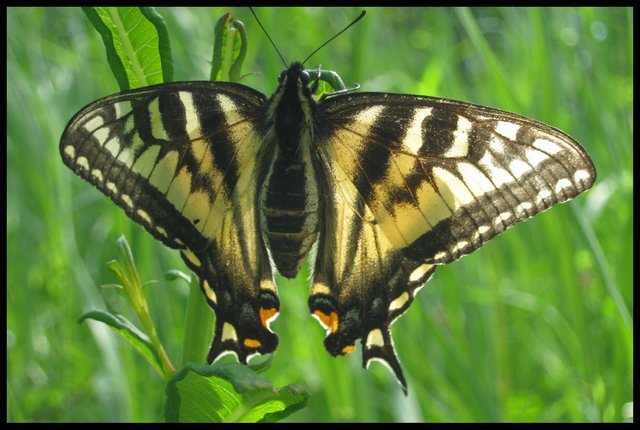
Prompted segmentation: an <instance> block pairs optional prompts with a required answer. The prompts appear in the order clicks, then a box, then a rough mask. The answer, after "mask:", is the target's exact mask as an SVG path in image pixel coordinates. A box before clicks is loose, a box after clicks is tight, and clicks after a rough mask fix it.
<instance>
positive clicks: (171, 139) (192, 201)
mask: <svg viewBox="0 0 640 430" xmlns="http://www.w3.org/2000/svg"><path fill="white" fill-rule="evenodd" d="M264 102H265V97H264V96H263V95H262V94H261V93H259V92H257V91H254V90H252V89H250V88H247V87H244V86H241V85H236V84H229V83H213V82H184V83H170V84H163V85H157V86H151V87H146V88H142V89H138V90H133V91H127V92H124V93H121V94H117V95H114V96H110V97H106V98H104V99H101V100H99V101H97V102H95V103H92V104H90V105H89V106H87V107H86V108H84V109H83V110H81V111H80V112H79V113H78V114H76V115H75V116H74V118H73V119H72V120H71V121H70V122H69V124H68V125H67V128H66V129H65V131H64V134H63V136H62V139H61V144H60V151H61V155H62V158H63V160H64V162H65V164H66V165H67V166H69V167H70V168H71V169H72V170H73V171H74V172H75V173H76V174H78V175H79V176H81V177H83V178H84V179H86V180H87V181H89V182H90V183H91V184H93V185H94V186H95V187H96V188H98V189H99V190H100V191H102V192H103V193H105V194H106V195H107V196H109V197H110V198H111V199H112V200H113V201H114V202H115V203H116V204H117V205H118V206H120V207H121V208H122V209H124V210H125V212H126V213H127V215H128V216H129V217H131V218H132V219H133V220H134V221H136V222H137V223H139V224H141V225H142V226H143V227H144V228H145V229H146V230H147V231H149V233H151V234H152V235H153V236H154V237H155V238H156V239H158V240H160V241H161V242H163V243H164V244H166V245H167V246H169V247H171V248H174V249H179V250H180V252H181V254H182V256H183V259H184V260H185V262H186V263H187V264H188V266H189V267H190V268H191V269H192V270H194V272H195V273H197V274H198V276H199V278H200V284H201V287H202V289H203V291H204V293H205V295H206V297H207V301H208V303H209V304H210V306H212V307H213V309H214V310H215V311H216V316H217V318H216V329H215V337H214V340H213V344H212V347H211V350H210V352H209V361H213V360H214V359H215V358H217V357H218V356H220V355H223V354H225V353H234V354H236V355H237V356H238V358H239V360H240V361H242V362H245V361H246V359H247V356H248V355H250V354H252V353H254V352H260V353H266V352H271V351H273V350H274V349H275V348H276V346H277V343H278V340H277V336H276V335H275V334H273V333H272V332H271V331H270V330H269V327H268V323H269V321H270V320H271V319H272V318H273V317H274V316H275V315H276V314H277V312H278V309H279V302H278V297H277V292H276V288H275V285H274V284H273V281H272V276H271V269H270V265H269V263H268V257H267V253H266V250H265V249H264V246H263V244H262V240H261V236H260V228H259V220H258V213H257V205H256V200H255V199H256V196H257V186H258V185H257V181H256V177H255V176H256V175H258V174H259V171H260V169H259V165H258V161H257V160H259V159H260V158H259V157H260V155H261V151H264V149H265V148H264V147H263V145H262V144H261V142H262V140H261V139H260V138H259V136H258V131H257V128H256V127H257V126H256V123H255V121H254V120H255V118H256V117H257V116H259V112H260V109H261V108H262V106H263V105H264Z"/></svg>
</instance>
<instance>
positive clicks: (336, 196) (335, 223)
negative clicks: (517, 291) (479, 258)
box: [60, 63, 596, 393]
mask: <svg viewBox="0 0 640 430" xmlns="http://www.w3.org/2000/svg"><path fill="white" fill-rule="evenodd" d="M319 74H320V72H318V73H315V74H314V73H311V74H310V73H309V71H308V70H305V68H304V66H303V64H301V63H293V64H291V65H290V66H289V67H288V68H287V69H286V70H285V71H284V72H283V73H282V74H281V75H280V77H279V79H278V85H277V88H276V90H275V92H274V93H273V95H272V96H271V97H267V96H266V95H264V94H262V93H260V92H258V91H256V90H254V89H252V88H250V87H247V86H244V85H241V84H237V83H229V82H198V81H191V82H174V83H166V84H160V85H154V86H149V87H145V88H139V89H135V90H131V91H125V92H122V93H119V94H115V95H112V96H109V97H105V98H103V99H100V100H98V101H95V102H93V103H91V104H89V105H88V106H86V107H85V108H83V109H82V110H80V111H79V112H78V113H77V114H76V115H75V116H74V117H73V118H72V119H71V120H70V122H69V123H68V125H67V127H66V129H65V131H64V133H63V135H62V138H61V142H60V153H61V156H62V159H63V161H64V163H65V164H66V165H67V166H68V167H69V168H70V169H71V170H73V171H74V172H75V173H76V174H78V175H79V176H80V177H82V178H84V179H85V180H87V181H88V182H90V183H91V184H93V185H94V186H95V187H96V188H98V189H99V190H100V191H102V192H103V193H104V194H106V195H107V196H109V197H110V198H111V199H112V200H113V201H114V202H115V203H116V204H117V205H118V206H120V207H121V208H122V209H124V211H125V212H126V213H127V215H128V216H129V217H130V218H131V219H133V220H134V221H135V222H137V223H139V224H140V225H142V226H143V227H144V228H145V229H146V230H147V231H148V232H149V233H151V234H152V235H153V236H154V237H155V238H156V239H157V240H159V241H160V242H162V243H164V244H165V245H167V246H168V247H170V248H173V249H177V250H179V251H180V253H181V255H182V257H183V259H184V261H185V263H186V264H187V266H188V267H189V268H190V269H191V270H193V271H194V272H195V273H196V274H197V275H198V277H199V280H200V285H201V288H202V291H203V292H204V295H205V296H206V299H207V302H208V304H209V305H210V306H211V308H212V309H213V310H214V311H215V313H216V325H215V333H214V338H213V341H212V344H211V347H210V350H209V354H208V357H207V358H208V361H209V362H213V361H214V360H216V359H218V358H219V357H221V356H223V355H225V354H234V355H235V356H236V357H237V359H238V360H239V361H240V362H243V363H246V362H247V360H248V359H249V358H250V357H251V356H252V355H254V354H266V353H271V352H273V351H274V350H275V349H276V347H277V346H278V342H279V341H278V337H277V335H276V334H275V333H273V331H272V330H271V329H270V327H269V324H270V322H271V321H272V320H273V319H274V318H275V317H276V316H277V315H278V312H279V310H280V302H279V299H278V294H277V288H276V284H275V281H274V274H275V273H276V272H278V273H279V274H281V275H282V276H284V277H287V278H293V277H295V276H296V275H297V274H298V272H299V271H300V268H301V266H302V264H303V263H304V262H305V260H306V259H310V260H311V261H312V267H313V279H312V281H311V289H310V297H309V302H308V305H309V310H310V312H311V314H312V315H313V316H314V317H315V318H316V319H317V320H318V321H319V322H320V323H321V324H322V325H323V326H324V327H325V329H326V331H327V336H326V338H325V340H324V345H325V347H326V349H327V350H328V352H329V353H330V354H331V355H334V356H336V355H343V354H346V353H349V352H352V351H354V350H355V344H356V341H358V340H360V342H361V345H362V355H363V365H364V366H365V367H368V366H369V364H370V363H371V362H372V361H374V360H379V361H381V362H382V363H383V364H385V365H387V366H388V367H389V368H390V369H391V370H392V372H393V373H394V375H395V377H396V379H397V380H398V382H399V383H400V385H401V386H402V388H403V390H405V393H406V387H407V383H406V379H405V377H404V374H403V371H402V368H401V365H400V361H399V359H398V357H397V354H396V351H395V348H394V346H393V340H392V337H391V332H390V326H391V324H392V323H393V322H394V321H395V320H396V319H397V318H398V317H399V316H400V315H402V314H403V313H404V312H405V311H406V310H407V309H408V308H409V306H410V305H411V303H412V301H413V300H414V298H415V296H416V293H417V292H418V290H419V289H420V288H421V287H422V286H423V285H424V284H425V282H427V281H428V280H429V278H431V276H432V275H433V274H434V271H435V269H436V267H437V266H439V265H443V264H448V263H451V262H453V261H456V260H457V259H459V258H460V257H462V256H463V255H466V254H468V253H470V252H472V251H474V250H476V249H478V248H479V247H480V246H482V244H484V243H486V242H487V241H488V240H490V239H491V238H493V237H494V236H496V235H497V234H499V233H501V232H503V231H505V230H506V229H507V228H508V227H510V226H512V225H514V224H516V223H519V222H521V221H524V220H526V219H528V218H530V217H531V216H533V215H535V214H537V213H539V212H541V211H543V210H545V209H548V208H549V207H551V206H553V205H555V204H558V203H560V202H564V201H567V200H569V199H571V198H573V197H575V196H576V195H578V194H580V193H582V192H584V191H585V190H587V189H589V188H590V187H591V186H592V184H593V183H594V181H595V178H596V171H595V168H594V165H593V163H592V161H591V159H590V157H589V155H588V154H587V152H586V151H585V150H584V149H583V148H582V147H581V146H580V145H579V144H578V143H577V142H576V141H575V140H573V139H572V138H571V137H570V136H568V135H567V134H565V133H564V132H562V131H560V130H558V129H556V128H553V127H550V126H548V125H545V124H543V123H541V122H539V121H536V120H533V119H529V118H526V117H523V116H520V115H516V114H512V113H507V112H504V111H501V110H497V109H492V108H488V107H483V106H479V105H474V104H470V103H465V102H460V101H454V100H448V99H442V98H434V97H427V96H418V95H406V94H394V93H375V92H354V91H336V92H335V93H328V94H325V95H324V96H323V97H322V98H320V99H319V100H316V99H315V98H314V94H313V92H314V89H315V88H316V87H317V82H318V79H319V76H318V75H319Z"/></svg>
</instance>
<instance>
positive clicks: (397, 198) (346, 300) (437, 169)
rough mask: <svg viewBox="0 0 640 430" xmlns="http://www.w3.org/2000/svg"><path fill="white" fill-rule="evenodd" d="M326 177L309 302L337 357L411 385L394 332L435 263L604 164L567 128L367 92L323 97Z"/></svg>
mask: <svg viewBox="0 0 640 430" xmlns="http://www.w3.org/2000/svg"><path fill="white" fill-rule="evenodd" d="M318 115H319V116H322V118H324V119H325V121H326V125H327V128H326V130H323V132H322V133H319V136H320V138H319V139H318V140H317V141H316V142H315V147H316V151H317V154H318V157H319V159H320V160H321V161H322V163H321V164H322V169H321V171H322V172H323V174H324V178H323V179H324V180H323V181H322V183H323V184H325V190H324V191H325V193H326V194H327V196H325V207H324V220H325V224H324V225H323V226H322V227H321V228H322V230H321V233H320V241H319V246H318V258H317V261H316V268H315V273H316V275H315V279H314V285H313V288H312V292H311V298H310V301H309V304H310V308H311V312H312V313H313V314H314V315H315V316H316V317H317V318H318V319H319V320H320V321H321V322H322V323H323V325H324V326H325V327H327V330H328V336H327V338H326V339H325V346H326V347H327V349H328V350H329V352H331V353H332V354H333V355H337V354H343V353H346V352H350V351H352V350H353V345H354V342H355V341H356V340H357V339H360V340H361V343H362V347H363V361H364V364H365V365H368V364H369V362H370V361H371V360H373V359H378V360H380V361H382V362H384V363H385V364H387V365H388V366H389V367H390V368H391V369H392V370H393V371H394V373H395V375H396V377H397V379H398V381H399V382H400V383H401V385H402V386H403V387H406V383H405V380H404V376H403V374H402V370H401V368H400V365H399V362H398V359H397V357H396V354H395V351H394V348H393V342H392V339H391V336H390V332H389V326H390V325H391V323H392V322H393V321H394V320H395V319H396V318H397V317H398V316H399V315H400V314H401V313H402V312H404V311H405V310H406V309H407V308H408V307H409V305H410V303H411V301H412V300H413V298H414V296H415V294H416V292H417V289H418V288H420V287H421V286H422V285H423V284H424V282H426V280H427V279H428V278H429V277H430V276H431V275H432V274H433V272H434V271H435V267H436V266H435V265H438V264H444V263H449V262H452V261H454V260H456V259H458V258H460V257H461V256H463V255H465V254H467V253H469V252H471V251H473V250H475V249H477V248H478V247H480V246H481V245H482V244H483V243H485V242H486V241H488V240H489V239H491V238H492V237H494V236H495V235H497V234H499V233H501V232H502V231H504V230H505V229H506V228H508V227H509V226H511V225H513V224H515V223H517V222H520V221H523V220H525V219H527V218H529V217H531V216H533V215H534V214H536V213H538V212H540V211H542V210H545V209H547V208H548V207H550V206H552V205H554V204H556V203H559V202H562V201H565V200H568V199H570V198H572V197H574V196H576V195H577V194H579V193H580V192H582V191H584V190H586V189H588V188H589V187H590V186H591V185H592V183H593V181H594V179H595V169H594V167H593V165H592V163H591V161H590V159H589V157H588V155H586V153H585V152H584V150H583V149H582V148H581V147H580V146H579V145H578V144H577V143H576V142H575V141H573V139H571V138H570V137H569V136H567V135H566V134H564V133H562V132H560V131H558V130H556V129H554V128H551V127H549V126H546V125H544V124H542V123H539V122H537V121H534V120H531V119H528V118H524V117H521V116H518V115H514V114H508V113H505V112H502V111H497V110H494V109H490V108H485V107H481V106H475V105H471V104H466V103H460V102H455V101H450V100H443V99H435V98H429V97H419V96H407V95H399V94H373V93H361V94H352V95H342V96H337V97H329V98H328V99H327V100H326V101H325V102H324V103H321V104H320V105H319V113H318Z"/></svg>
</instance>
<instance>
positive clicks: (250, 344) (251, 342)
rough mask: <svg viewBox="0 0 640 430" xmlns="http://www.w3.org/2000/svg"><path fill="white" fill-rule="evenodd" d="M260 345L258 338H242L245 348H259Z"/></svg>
mask: <svg viewBox="0 0 640 430" xmlns="http://www.w3.org/2000/svg"><path fill="white" fill-rule="evenodd" d="M261 345H262V343H261V342H260V341H259V340H256V339H249V338H246V339H245V340H244V346H246V347H247V348H253V349H256V348H260V346H261Z"/></svg>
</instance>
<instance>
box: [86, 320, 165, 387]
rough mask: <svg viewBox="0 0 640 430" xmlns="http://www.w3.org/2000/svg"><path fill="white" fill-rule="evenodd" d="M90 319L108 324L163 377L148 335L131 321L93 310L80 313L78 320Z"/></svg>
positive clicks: (157, 357)
mask: <svg viewBox="0 0 640 430" xmlns="http://www.w3.org/2000/svg"><path fill="white" fill-rule="evenodd" d="M87 319H91V320H94V321H100V322H102V323H104V324H106V325H108V326H109V327H110V328H111V329H113V330H114V331H115V332H116V333H118V334H119V335H120V336H122V337H123V338H124V339H125V340H126V341H127V342H129V344H130V345H131V346H133V347H134V348H135V349H136V350H137V351H138V352H139V353H140V354H142V356H143V357H144V358H146V359H147V361H148V362H149V363H150V364H151V366H153V368H154V369H155V370H156V372H158V374H159V375H160V376H161V377H162V378H164V372H163V370H162V363H161V360H160V358H159V356H158V354H157V352H156V350H155V348H154V346H153V344H152V343H151V340H150V339H149V337H148V336H147V335H146V334H144V333H142V332H141V331H140V330H139V329H138V328H137V327H136V326H135V325H133V323H131V322H130V321H129V320H127V319H126V318H125V317H123V316H122V315H114V314H111V313H109V312H107V311H102V310H93V311H89V312H86V313H84V314H82V316H81V317H80V318H79V319H78V322H82V321H84V320H87Z"/></svg>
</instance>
